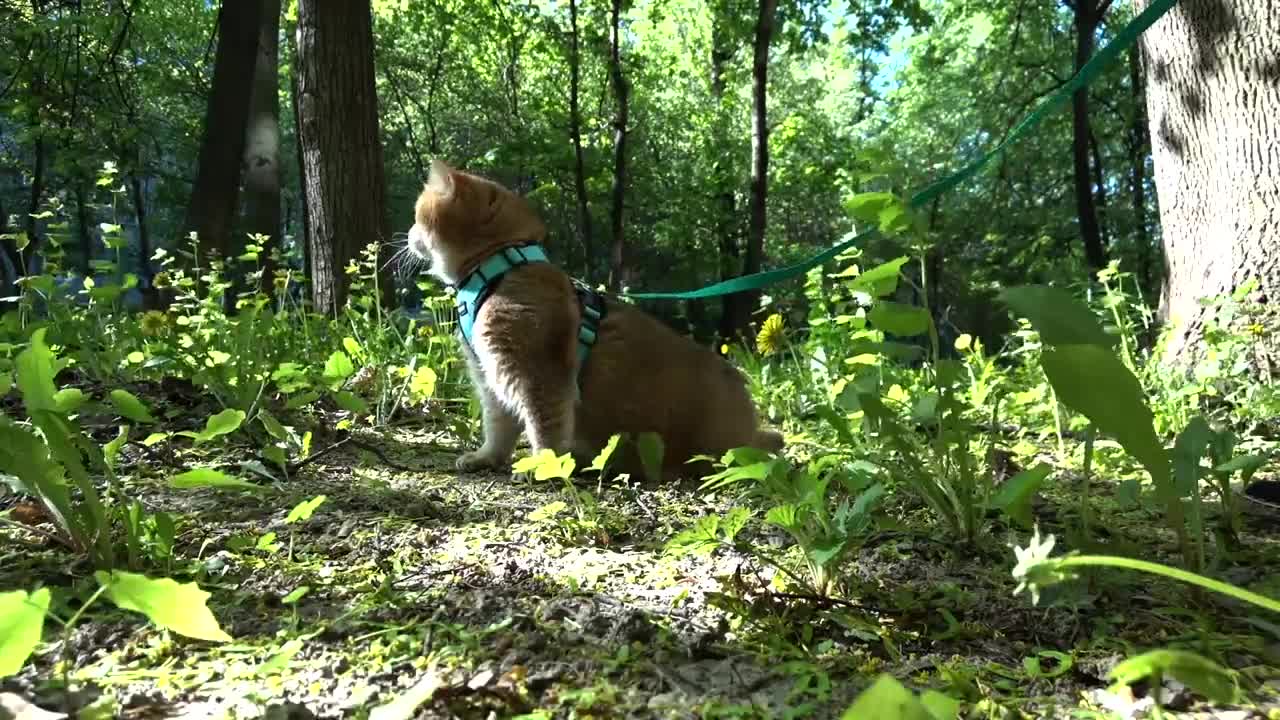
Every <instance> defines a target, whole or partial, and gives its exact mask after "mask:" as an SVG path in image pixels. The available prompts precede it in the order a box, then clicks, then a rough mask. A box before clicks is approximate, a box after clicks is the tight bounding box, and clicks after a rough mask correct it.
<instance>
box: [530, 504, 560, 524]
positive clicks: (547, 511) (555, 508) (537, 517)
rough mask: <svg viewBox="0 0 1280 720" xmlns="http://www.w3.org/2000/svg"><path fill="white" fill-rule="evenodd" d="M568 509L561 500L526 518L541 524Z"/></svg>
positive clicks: (541, 508) (533, 512) (537, 510)
mask: <svg viewBox="0 0 1280 720" xmlns="http://www.w3.org/2000/svg"><path fill="white" fill-rule="evenodd" d="M568 508H569V506H568V505H567V504H566V503H565V502H564V501H563V500H556V501H555V502H550V503H547V504H546V505H543V506H542V507H540V508H537V509H536V510H534V511H532V512H530V513H529V514H528V516H527V517H528V518H529V519H530V520H532V521H533V522H541V521H543V520H549V519H551V518H553V517H555V516H557V515H559V514H560V513H562V512H564V511H565V510H567V509H568Z"/></svg>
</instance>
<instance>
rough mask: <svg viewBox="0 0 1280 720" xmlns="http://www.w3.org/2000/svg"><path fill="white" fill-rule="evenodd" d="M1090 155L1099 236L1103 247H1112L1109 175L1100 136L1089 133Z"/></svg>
mask: <svg viewBox="0 0 1280 720" xmlns="http://www.w3.org/2000/svg"><path fill="white" fill-rule="evenodd" d="M1089 155H1090V157H1092V158H1093V184H1094V185H1095V186H1096V187H1097V191H1096V193H1095V195H1094V207H1095V208H1096V210H1097V212H1098V236H1099V237H1100V238H1102V247H1103V248H1108V247H1111V240H1110V235H1108V234H1107V184H1106V183H1107V173H1106V169H1105V168H1104V167H1103V165H1102V149H1101V148H1100V147H1099V146H1098V136H1097V135H1096V134H1094V133H1093V132H1090V133H1089Z"/></svg>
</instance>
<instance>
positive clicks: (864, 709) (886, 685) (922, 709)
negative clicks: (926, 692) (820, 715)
mask: <svg viewBox="0 0 1280 720" xmlns="http://www.w3.org/2000/svg"><path fill="white" fill-rule="evenodd" d="M933 706H934V707H937V708H939V709H944V707H943V704H941V703H938V702H937V701H936V699H935V701H934V703H933ZM840 717H841V719H842V720H952V718H954V717H955V715H946V714H943V715H934V714H933V713H932V712H931V711H930V709H929V708H928V707H926V706H925V705H924V703H922V702H921V701H920V700H919V698H917V697H916V696H915V695H914V694H912V692H911V691H910V690H908V689H907V688H905V687H903V685H902V683H900V682H898V681H897V680H896V679H894V677H893V676H892V675H889V674H888V673H884V674H881V675H880V677H878V678H876V681H875V682H874V683H872V685H871V687H869V688H867V689H866V690H863V691H862V693H861V694H859V695H858V697H857V699H856V700H854V701H853V704H852V705H850V706H849V707H848V709H846V710H845V711H844V714H843V715H841V716H840Z"/></svg>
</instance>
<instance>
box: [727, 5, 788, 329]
mask: <svg viewBox="0 0 1280 720" xmlns="http://www.w3.org/2000/svg"><path fill="white" fill-rule="evenodd" d="M777 12H778V2H777V0H760V15H759V17H758V18H757V19H756V37H755V45H754V49H753V53H752V63H751V79H752V88H751V101H752V109H751V212H750V217H749V219H748V224H747V252H746V257H745V259H744V260H743V263H742V273H743V274H744V275H750V274H752V273H757V272H760V264H761V261H762V259H763V257H764V234H765V230H766V228H767V226H768V215H767V209H768V195H769V116H768V100H769V45H770V44H771V42H772V40H773V27H774V19H775V18H774V16H775V15H777ZM759 302H760V291H759V290H752V291H750V292H745V293H742V300H741V304H740V305H739V306H738V313H739V316H738V318H736V319H737V321H738V322H737V323H736V325H735V327H734V329H735V331H741V330H742V329H743V328H745V327H746V326H747V324H748V323H749V322H750V320H751V312H752V310H753V309H754V308H755V307H756V306H757V305H758V304H759Z"/></svg>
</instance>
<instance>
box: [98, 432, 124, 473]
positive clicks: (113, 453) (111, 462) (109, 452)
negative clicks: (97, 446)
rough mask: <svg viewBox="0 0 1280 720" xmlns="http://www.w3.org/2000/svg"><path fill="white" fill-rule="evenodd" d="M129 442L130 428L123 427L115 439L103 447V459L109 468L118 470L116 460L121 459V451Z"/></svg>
mask: <svg viewBox="0 0 1280 720" xmlns="http://www.w3.org/2000/svg"><path fill="white" fill-rule="evenodd" d="M128 441H129V426H128V425H121V426H120V430H119V431H117V432H116V437H115V439H114V440H112V441H111V442H109V443H107V444H106V445H104V446H103V447H102V459H103V460H104V461H105V462H106V463H107V467H109V468H111V469H112V470H115V469H116V458H118V457H120V450H121V449H123V448H124V444H125V443H126V442H128Z"/></svg>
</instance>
